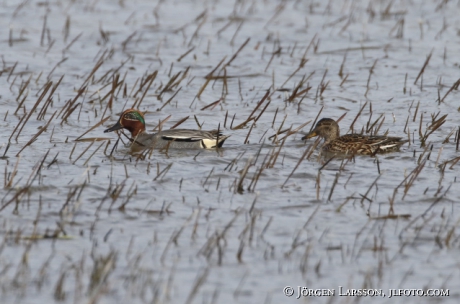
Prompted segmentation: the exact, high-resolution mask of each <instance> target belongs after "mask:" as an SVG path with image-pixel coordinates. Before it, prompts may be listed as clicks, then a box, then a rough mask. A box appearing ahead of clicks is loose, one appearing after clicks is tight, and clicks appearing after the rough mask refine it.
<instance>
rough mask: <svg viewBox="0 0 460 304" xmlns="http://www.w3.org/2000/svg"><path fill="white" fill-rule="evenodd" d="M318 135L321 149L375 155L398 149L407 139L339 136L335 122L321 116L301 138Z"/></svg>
mask: <svg viewBox="0 0 460 304" xmlns="http://www.w3.org/2000/svg"><path fill="white" fill-rule="evenodd" d="M315 136H319V137H322V138H324V145H323V148H322V149H323V151H326V152H332V153H343V154H361V155H375V154H382V153H388V152H396V151H399V147H400V146H401V145H403V144H405V143H406V142H408V140H402V138H401V137H388V136H366V135H361V134H346V135H343V136H340V129H339V125H338V124H337V122H336V121H335V120H333V119H331V118H323V119H321V120H320V121H318V122H317V124H316V126H315V128H314V129H313V130H312V131H311V132H310V133H308V134H307V135H305V136H304V137H303V138H302V139H303V140H305V139H308V138H311V137H315Z"/></svg>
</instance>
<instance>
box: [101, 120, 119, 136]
mask: <svg viewBox="0 0 460 304" xmlns="http://www.w3.org/2000/svg"><path fill="white" fill-rule="evenodd" d="M120 129H123V126H122V125H121V124H120V121H117V123H116V124H114V125H113V126H111V127H110V128H108V129H107V130H105V131H104V133H108V132H113V131H116V130H120Z"/></svg>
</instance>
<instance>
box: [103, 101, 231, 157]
mask: <svg viewBox="0 0 460 304" xmlns="http://www.w3.org/2000/svg"><path fill="white" fill-rule="evenodd" d="M120 129H126V130H128V131H129V132H130V133H131V137H132V145H131V149H132V150H136V151H137V150H142V149H149V148H156V149H163V148H166V149H169V148H172V149H178V148H179V149H211V148H216V147H218V148H220V147H222V145H223V144H224V142H225V140H226V139H227V138H229V137H230V136H229V135H227V136H226V135H222V134H221V133H220V132H218V131H217V130H213V131H201V130H189V129H172V130H165V131H161V132H158V133H152V134H150V133H147V132H146V131H145V120H144V115H143V114H142V113H141V112H140V111H138V110H134V109H128V110H125V111H124V112H123V113H121V115H120V118H119V119H118V121H117V123H116V124H114V125H113V126H112V127H110V128H108V129H107V130H105V131H104V133H107V132H112V131H116V130H120Z"/></svg>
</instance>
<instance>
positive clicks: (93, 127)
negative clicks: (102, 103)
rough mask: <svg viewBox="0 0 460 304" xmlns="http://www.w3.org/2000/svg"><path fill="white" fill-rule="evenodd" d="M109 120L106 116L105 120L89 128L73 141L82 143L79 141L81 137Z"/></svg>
mask: <svg viewBox="0 0 460 304" xmlns="http://www.w3.org/2000/svg"><path fill="white" fill-rule="evenodd" d="M109 118H110V116H107V117H106V118H103V119H102V120H101V121H100V122H98V123H97V124H95V125H94V126H92V127H91V128H89V129H88V130H87V131H85V132H84V133H83V134H82V135H80V136H78V137H77V138H76V139H75V141H83V140H81V138H82V137H83V136H85V135H86V134H88V133H89V132H91V131H93V130H94V129H96V128H97V127H99V126H100V125H102V124H103V123H105V122H106V121H107V120H108V119H109Z"/></svg>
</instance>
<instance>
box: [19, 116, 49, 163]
mask: <svg viewBox="0 0 460 304" xmlns="http://www.w3.org/2000/svg"><path fill="white" fill-rule="evenodd" d="M56 113H57V111H55V112H54V114H53V116H51V118H50V119H49V120H48V122H47V123H46V125H45V126H43V127H42V128H41V129H40V131H38V132H37V134H35V135H34V136H33V137H32V138H31V139H30V140H29V141H28V142H27V143H26V144H25V145H24V147H22V149H21V150H19V152H18V153H17V154H16V156H19V154H21V152H22V151H23V150H24V149H25V148H26V147H27V146H29V145H30V144H32V143H33V142H34V141H35V140H37V138H38V137H39V136H40V135H41V134H42V133H43V132H45V131H46V129H47V128H48V126H49V124H50V123H51V121H52V120H53V118H54V115H56Z"/></svg>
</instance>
